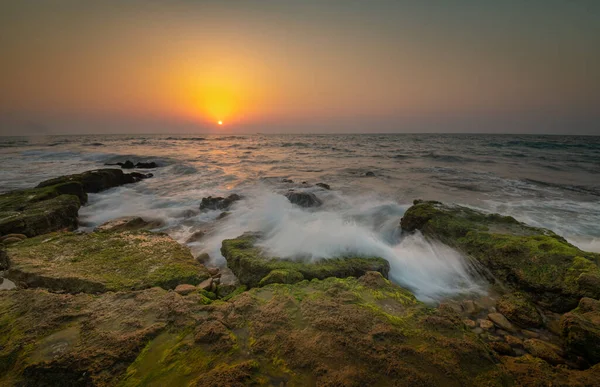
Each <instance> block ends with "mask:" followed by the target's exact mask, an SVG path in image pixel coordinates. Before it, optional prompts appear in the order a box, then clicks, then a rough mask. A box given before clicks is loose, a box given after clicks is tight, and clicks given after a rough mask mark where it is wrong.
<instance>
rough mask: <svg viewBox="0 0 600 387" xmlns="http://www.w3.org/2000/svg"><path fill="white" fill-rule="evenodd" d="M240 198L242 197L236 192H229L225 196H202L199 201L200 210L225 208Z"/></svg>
mask: <svg viewBox="0 0 600 387" xmlns="http://www.w3.org/2000/svg"><path fill="white" fill-rule="evenodd" d="M241 199H242V197H241V196H240V195H237V194H231V195H229V196H227V197H226V198H223V197H220V196H217V197H212V196H208V197H205V198H202V201H201V202H200V209H201V210H226V209H228V208H229V207H230V206H231V205H232V204H233V203H235V202H237V201H238V200H241Z"/></svg>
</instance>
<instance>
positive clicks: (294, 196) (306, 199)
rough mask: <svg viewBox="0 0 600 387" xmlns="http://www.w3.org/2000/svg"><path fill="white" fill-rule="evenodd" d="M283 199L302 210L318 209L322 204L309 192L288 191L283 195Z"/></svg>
mask: <svg viewBox="0 0 600 387" xmlns="http://www.w3.org/2000/svg"><path fill="white" fill-rule="evenodd" d="M285 197H286V198H288V200H289V201H290V202H291V203H293V204H296V205H298V206H300V207H304V208H308V207H319V206H320V205H321V204H323V202H321V200H320V199H319V198H318V197H317V196H316V195H315V194H314V193H311V192H298V191H289V192H287V193H286V194H285Z"/></svg>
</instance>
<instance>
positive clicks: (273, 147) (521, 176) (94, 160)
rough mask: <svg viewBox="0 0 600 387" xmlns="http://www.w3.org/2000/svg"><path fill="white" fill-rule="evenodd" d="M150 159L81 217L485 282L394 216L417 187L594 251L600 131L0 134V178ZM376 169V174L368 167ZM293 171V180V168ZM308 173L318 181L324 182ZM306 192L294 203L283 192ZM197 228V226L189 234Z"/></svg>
mask: <svg viewBox="0 0 600 387" xmlns="http://www.w3.org/2000/svg"><path fill="white" fill-rule="evenodd" d="M126 160H131V161H132V162H134V163H136V162H151V161H154V162H156V163H157V164H158V166H159V167H158V168H156V169H153V170H144V172H151V173H153V174H154V177H153V178H151V179H147V180H144V181H142V182H139V183H136V184H131V185H126V186H122V187H118V188H114V189H110V190H108V191H104V192H101V193H98V194H90V195H89V197H90V200H89V203H88V204H87V205H86V206H84V207H82V209H81V210H80V228H81V231H90V230H93V229H94V228H95V227H96V226H98V225H100V224H102V223H104V222H106V221H108V220H111V219H114V218H117V217H121V216H141V217H143V218H145V219H147V220H154V221H159V222H160V224H161V226H160V227H159V228H158V229H157V230H158V231H163V232H166V233H168V234H170V235H171V236H172V237H173V238H174V239H176V240H177V241H179V242H180V243H184V244H187V245H188V246H189V247H190V249H191V250H192V253H193V254H194V255H195V256H200V255H201V254H203V253H208V255H209V257H210V258H209V261H208V262H207V264H208V265H215V266H220V267H224V266H225V265H226V261H225V259H224V258H223V256H222V255H221V253H220V246H221V242H222V240H223V239H227V238H235V237H237V236H239V235H241V234H242V233H244V232H246V231H260V232H262V233H263V235H264V236H265V237H264V240H263V241H262V242H261V247H263V248H264V249H265V251H267V252H268V253H269V254H271V255H273V256H277V257H282V258H287V259H303V260H319V259H326V258H330V257H335V256H340V255H372V256H380V257H384V258H386V259H387V260H388V261H389V262H390V264H391V273H390V278H391V279H392V280H393V281H395V282H397V283H399V284H401V285H403V286H406V287H408V288H410V289H411V290H412V291H413V292H414V293H415V294H416V295H417V297H418V298H420V299H422V300H424V301H428V300H436V299H440V298H442V297H448V296H453V295H456V294H461V293H464V292H478V291H485V287H486V285H485V283H484V282H483V281H482V279H481V278H476V276H474V275H473V271H472V270H470V268H469V262H468V261H467V260H466V259H465V257H462V256H461V254H460V253H459V252H457V251H455V250H453V249H451V248H450V247H448V246H445V245H443V244H440V243H438V242H434V241H430V240H426V239H425V238H423V237H422V236H421V235H419V234H414V235H402V233H401V232H400V230H399V227H398V226H399V221H400V219H401V218H402V215H403V213H404V212H405V211H406V209H407V208H408V207H410V206H411V204H412V202H413V200H415V199H431V200H438V201H442V202H445V203H454V204H459V205H465V206H469V207H472V208H476V209H480V210H483V211H488V212H498V213H501V214H504V215H511V216H513V217H515V218H516V219H518V220H520V221H523V222H526V223H528V224H530V225H533V226H538V227H545V228H549V229H551V230H553V231H554V232H556V233H557V234H560V235H562V236H564V237H565V238H566V239H567V240H569V241H570V242H571V243H573V244H575V245H576V246H578V247H580V248H581V249H583V250H587V251H594V252H600V137H594V136H538V135H488V134H360V135H357V134H348V135H341V134H339V135H338V134H336V135H334V134H327V135H325V134H324V135H314V134H311V135H291V134H286V135H265V134H253V135H215V134H212V135H189V134H188V135H69V136H32V137H0V165H1V166H2V167H1V168H0V192H6V191H10V190H16V189H23V188H29V187H33V186H35V185H36V184H37V183H39V182H40V181H42V180H45V179H49V178H52V177H57V176H61V175H67V174H72V173H79V172H84V171H87V170H91V169H98V168H107V167H106V166H105V164H107V163H108V164H111V163H117V162H124V161H126ZM369 175H373V176H369ZM289 180H291V181H292V182H289ZM316 183H326V184H328V185H329V186H330V187H331V189H330V190H326V189H323V188H321V187H319V186H316V185H315V184H316ZM290 189H293V190H297V191H308V192H312V193H314V194H315V195H316V196H317V197H318V198H319V199H321V201H322V202H323V205H322V206H320V207H318V208H311V209H304V208H300V207H298V206H296V205H293V204H291V203H290V202H289V201H288V200H287V199H286V198H285V197H284V196H283V194H285V193H286V192H287V191H289V190H290ZM231 193H237V194H239V195H241V196H243V200H241V201H239V202H236V203H235V204H234V206H233V207H232V208H231V209H230V211H229V212H230V213H229V214H228V215H227V216H225V217H222V216H221V211H208V212H202V211H200V209H199V204H200V201H201V199H202V198H203V197H207V196H226V195H229V194H231ZM199 231H201V232H204V236H203V237H202V238H200V239H198V240H196V239H192V240H190V236H192V235H194V234H195V233H196V234H195V235H197V233H198V232H199Z"/></svg>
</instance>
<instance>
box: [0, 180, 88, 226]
mask: <svg viewBox="0 0 600 387" xmlns="http://www.w3.org/2000/svg"><path fill="white" fill-rule="evenodd" d="M75 185H77V184H75ZM65 186H70V187H72V186H73V185H71V184H62V185H58V186H51V187H46V188H41V189H29V190H21V191H13V192H8V193H5V194H2V195H0V235H6V234H23V235H26V236H28V237H32V236H36V235H40V234H45V233H48V232H52V231H56V230H60V229H65V228H66V229H74V228H76V227H77V212H78V211H79V207H80V206H81V201H80V198H79V197H78V196H77V195H72V194H64V193H63V192H65V190H63V189H62V188H64V187H65Z"/></svg>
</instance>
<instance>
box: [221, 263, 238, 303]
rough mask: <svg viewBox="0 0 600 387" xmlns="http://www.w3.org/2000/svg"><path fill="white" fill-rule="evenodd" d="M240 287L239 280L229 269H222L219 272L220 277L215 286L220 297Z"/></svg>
mask: <svg viewBox="0 0 600 387" xmlns="http://www.w3.org/2000/svg"><path fill="white" fill-rule="evenodd" d="M238 288H240V281H239V280H238V278H237V277H236V276H235V274H233V272H232V271H231V270H229V269H224V270H223V271H222V272H221V278H220V282H219V287H218V288H217V295H218V296H219V297H221V298H223V297H227V296H229V295H230V294H232V293H233V292H234V291H236V290H237V289H238Z"/></svg>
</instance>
